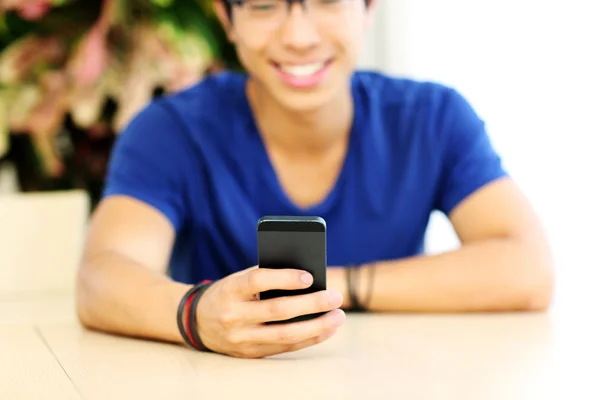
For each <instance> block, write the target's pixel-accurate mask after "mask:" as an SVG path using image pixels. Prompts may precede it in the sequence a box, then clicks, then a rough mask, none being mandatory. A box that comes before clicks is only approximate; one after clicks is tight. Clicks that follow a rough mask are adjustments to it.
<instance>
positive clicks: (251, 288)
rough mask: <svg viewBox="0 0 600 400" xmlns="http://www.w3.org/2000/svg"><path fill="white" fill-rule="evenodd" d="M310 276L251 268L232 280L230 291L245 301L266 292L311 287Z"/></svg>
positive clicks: (303, 273)
mask: <svg viewBox="0 0 600 400" xmlns="http://www.w3.org/2000/svg"><path fill="white" fill-rule="evenodd" d="M312 282H313V278H312V275H311V274H310V273H308V272H306V271H302V270H298V269H268V268H253V269H250V270H247V271H246V273H244V274H240V275H238V276H236V277H235V279H233V280H232V282H231V283H232V287H231V290H232V291H233V292H234V293H236V294H237V295H239V296H240V297H242V298H243V299H246V300H254V299H255V295H256V294H258V293H260V292H265V291H267V290H274V289H280V290H297V289H305V288H307V287H310V285H312Z"/></svg>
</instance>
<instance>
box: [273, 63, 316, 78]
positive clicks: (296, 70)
mask: <svg viewBox="0 0 600 400" xmlns="http://www.w3.org/2000/svg"><path fill="white" fill-rule="evenodd" d="M324 65H325V63H324V62H319V63H314V64H305V65H281V66H280V68H281V70H282V71H283V72H285V73H286V74H290V75H293V76H297V77H300V78H301V77H306V76H311V75H313V74H314V73H316V72H317V71H319V70H321V69H322V68H323V66H324Z"/></svg>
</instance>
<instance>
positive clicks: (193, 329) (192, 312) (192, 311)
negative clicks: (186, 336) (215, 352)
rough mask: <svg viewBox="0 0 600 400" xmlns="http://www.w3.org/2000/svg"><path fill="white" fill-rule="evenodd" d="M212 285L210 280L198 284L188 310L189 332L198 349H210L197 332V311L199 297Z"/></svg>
mask: <svg viewBox="0 0 600 400" xmlns="http://www.w3.org/2000/svg"><path fill="white" fill-rule="evenodd" d="M211 285H212V282H205V283H201V284H200V285H198V291H197V292H195V293H194V299H193V300H192V305H191V306H190V308H189V310H188V315H189V318H188V321H189V324H190V334H191V335H192V339H193V343H194V344H195V346H194V347H195V348H196V349H197V350H200V351H210V350H209V349H208V348H207V347H206V346H205V345H204V343H203V342H202V339H201V338H200V334H199V333H198V321H197V312H196V309H197V308H198V302H199V301H200V298H201V297H202V295H203V294H204V292H206V290H207V289H208V288H209V287H210V286H211Z"/></svg>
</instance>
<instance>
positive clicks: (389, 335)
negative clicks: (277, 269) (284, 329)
mask: <svg viewBox="0 0 600 400" xmlns="http://www.w3.org/2000/svg"><path fill="white" fill-rule="evenodd" d="M48 298H49V299H51V300H43V299H39V300H35V299H29V300H21V301H15V300H13V301H12V302H0V328H2V329H3V330H2V336H0V340H1V343H2V344H1V345H0V354H2V358H1V359H2V360H4V361H2V362H0V376H2V377H3V378H2V379H3V380H4V377H6V376H8V377H9V384H8V385H7V386H6V385H5V384H4V382H2V383H3V384H2V385H1V386H0V387H1V388H2V389H0V397H1V398H11V399H13V398H32V399H33V398H43V396H40V395H38V393H39V390H38V391H36V390H37V389H35V388H34V387H32V386H31V384H32V382H39V383H42V386H43V387H45V388H46V389H45V391H44V393H45V394H47V397H48V398H61V399H65V398H71V397H75V398H77V396H78V395H81V397H83V398H85V399H109V398H110V399H130V398H144V399H163V398H164V399H173V398H184V397H185V398H196V399H203V398H211V399H215V398H216V399H238V398H245V399H255V398H256V399H261V400H264V399H281V398H285V399H286V400H292V399H328V400H329V399H366V398H368V399H371V398H373V399H411V400H412V399H461V400H466V399H486V400H494V399H511V400H513V399H544V400H548V399H596V398H600V389H599V388H598V385H597V384H596V383H595V382H596V381H597V376H598V369H597V366H596V363H597V361H598V360H600V346H598V344H597V343H598V338H599V337H600V324H596V325H594V324H592V323H588V318H589V320H590V321H591V320H592V319H593V317H594V315H593V314H591V313H587V314H571V313H564V312H548V313H540V314H536V313H521V314H519V313H515V314H512V313H509V314H482V315H349V317H348V319H347V322H346V324H345V325H344V326H343V327H342V328H341V329H340V330H339V332H338V334H337V335H336V336H334V337H333V338H331V339H330V340H329V341H327V342H325V343H323V344H321V345H318V346H315V347H312V348H309V349H305V350H302V351H299V352H296V353H289V354H284V355H280V356H277V357H271V358H268V359H262V360H243V359H235V358H230V357H226V356H221V355H216V354H204V353H198V352H195V351H192V350H189V349H187V348H184V347H181V346H177V345H172V344H164V343H158V342H151V341H143V340H138V339H130V338H122V337H116V336H111V335H106V334H102V333H96V332H90V331H87V330H84V329H83V328H81V327H80V326H79V324H78V323H77V320H76V317H75V313H74V305H73V304H74V302H73V299H72V297H70V296H64V297H61V296H54V297H52V296H50V297H48ZM2 321H3V322H2ZM5 352H7V353H5ZM4 354H8V358H6V357H5V356H4ZM6 360H8V361H6ZM12 363H16V364H17V365H18V366H19V367H18V369H16V371H20V372H14V371H15V369H14V368H13V366H12V365H11V364H12ZM63 370H64V371H63ZM7 371H8V372H9V373H8V375H7ZM47 382H50V383H51V384H49V383H47ZM3 392H4V393H3ZM56 394H60V396H56Z"/></svg>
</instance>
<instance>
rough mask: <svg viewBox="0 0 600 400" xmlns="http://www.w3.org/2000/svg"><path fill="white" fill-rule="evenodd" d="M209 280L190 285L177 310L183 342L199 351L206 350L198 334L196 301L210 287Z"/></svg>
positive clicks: (197, 301) (178, 324)
mask: <svg viewBox="0 0 600 400" xmlns="http://www.w3.org/2000/svg"><path fill="white" fill-rule="evenodd" d="M211 284H212V283H211V282H210V281H204V282H202V283H200V284H198V285H194V286H192V287H191V288H190V289H189V290H188V291H187V292H186V293H185V295H183V297H182V298H181V300H180V303H179V308H178V311H177V326H178V328H179V333H180V335H181V337H182V339H183V340H184V342H185V343H186V344H187V345H188V346H189V347H192V348H194V349H196V350H199V351H206V350H208V349H207V348H206V346H205V345H204V343H203V342H202V339H201V338H200V335H199V327H198V303H199V301H200V299H201V297H202V295H203V294H204V292H205V291H206V290H207V289H208V288H209V287H210V285H211Z"/></svg>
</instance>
